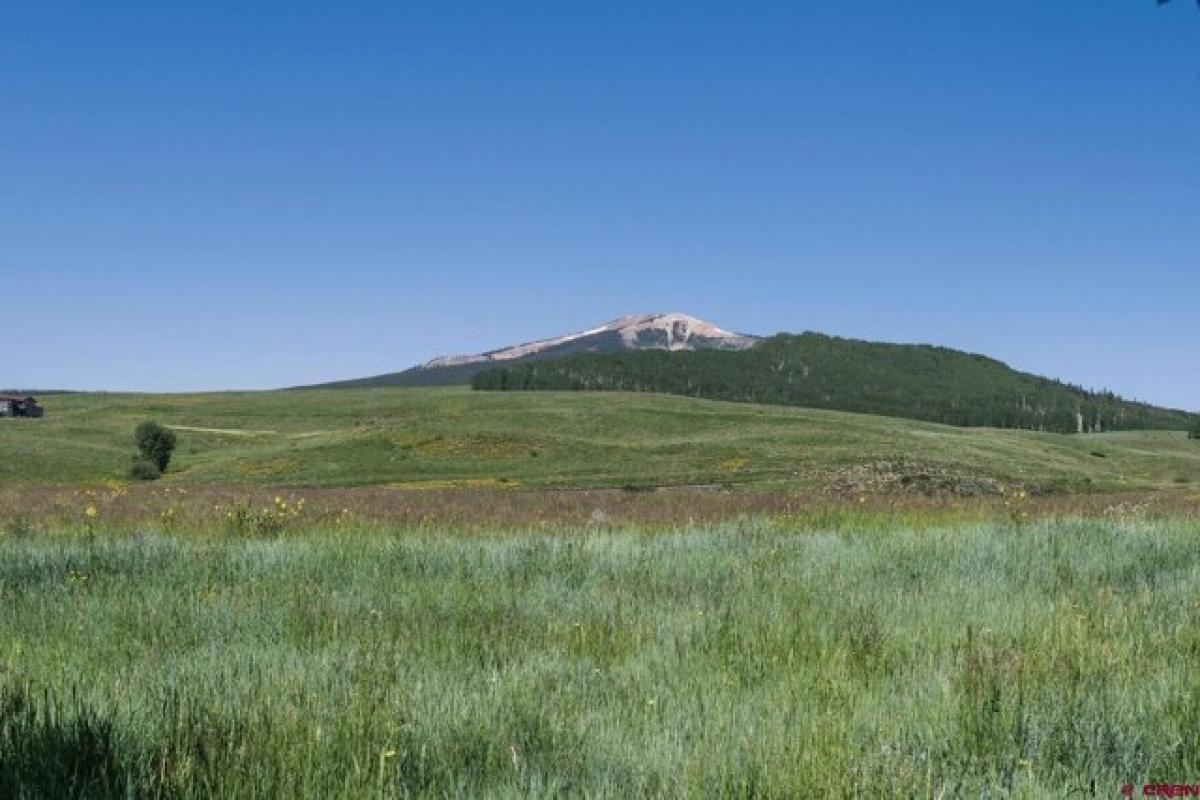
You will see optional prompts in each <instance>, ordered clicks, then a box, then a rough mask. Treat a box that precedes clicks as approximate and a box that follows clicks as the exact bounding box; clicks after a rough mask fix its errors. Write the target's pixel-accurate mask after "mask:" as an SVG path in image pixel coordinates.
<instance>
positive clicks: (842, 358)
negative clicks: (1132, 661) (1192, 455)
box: [471, 333, 1200, 435]
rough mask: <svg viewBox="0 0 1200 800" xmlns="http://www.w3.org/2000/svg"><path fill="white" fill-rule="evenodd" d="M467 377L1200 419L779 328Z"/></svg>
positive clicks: (943, 415) (1029, 413)
mask: <svg viewBox="0 0 1200 800" xmlns="http://www.w3.org/2000/svg"><path fill="white" fill-rule="evenodd" d="M471 385H472V387H473V388H475V389H479V390H494V391H496V390H498V391H506V390H507V391H514V390H515V391H529V390H559V391H578V390H587V391H635V392H638V391H641V392H661V393H666V394H678V395H687V396H690V397H702V398H708V399H714V400H733V401H741V402H750V403H769V404H778V405H795V406H805V407H809V408H824V409H831V410H838V411H855V412H863V413H871V414H882V415H886V416H895V417H904V418H908V419H916V420H924V421H928V422H939V423H944V424H948V425H959V426H966V427H996V428H1019V429H1024V430H1036V431H1050V432H1057V433H1077V432H1102V431H1116V430H1140V429H1167V430H1189V429H1193V428H1200V416H1197V415H1194V414H1188V413H1185V412H1182V411H1174V410H1170V409H1163V408H1158V407H1155V406H1151V405H1148V404H1146V403H1138V402H1132V401H1129V400H1124V399H1122V398H1120V397H1118V396H1117V395H1115V394H1113V393H1112V392H1109V391H1089V390H1086V389H1084V388H1082V387H1079V386H1072V385H1069V384H1066V383H1063V382H1060V381H1055V380H1050V379H1047V378H1041V377H1038V376H1035V375H1029V374H1026V373H1022V372H1018V371H1016V370H1013V369H1011V368H1010V367H1008V366H1007V365H1005V364H1003V363H1001V362H999V361H996V360H994V359H991V358H987V357H985V356H979V355H973V354H970V353H964V352H961V351H957V350H951V349H949V348H944V347H932V346H929V345H897V344H884V343H877V342H864V341H858V340H853V339H842V338H838V337H832V336H825V335H823V334H816V333H805V334H799V335H793V334H780V335H778V336H774V337H771V338H769V339H766V340H764V341H762V342H760V343H759V344H757V345H755V346H754V347H752V348H750V349H749V350H744V351H720V350H702V351H695V352H674V353H670V352H664V351H661V350H644V351H634V352H627V353H618V354H608V355H600V354H580V355H572V356H568V357H565V358H562V359H557V360H554V361H529V362H522V363H517V364H511V365H509V366H506V367H499V368H494V369H489V370H484V371H482V372H480V373H478V374H476V375H475V376H474V378H473V379H472V384H471ZM1198 435H1200V434H1198Z"/></svg>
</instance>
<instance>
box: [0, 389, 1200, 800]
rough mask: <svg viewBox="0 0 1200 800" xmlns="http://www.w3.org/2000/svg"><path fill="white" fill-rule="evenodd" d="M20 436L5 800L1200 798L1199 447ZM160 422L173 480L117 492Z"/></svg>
mask: <svg viewBox="0 0 1200 800" xmlns="http://www.w3.org/2000/svg"><path fill="white" fill-rule="evenodd" d="M47 408H48V416H47V418H46V419H45V420H38V421H28V420H18V421H14V422H15V424H13V425H5V426H0V443H2V444H3V446H4V448H5V449H4V452H5V454H6V456H12V455H13V454H19V456H18V457H15V458H12V457H10V458H6V459H5V460H4V466H3V469H5V470H6V474H5V475H4V482H3V486H2V487H0V609H2V611H3V613H2V614H0V796H2V797H14V798H57V797H87V798H109V797H112V798H118V797H161V798H200V797H312V798H329V797H345V798H359V797H384V798H392V797H396V798H400V797H530V796H533V797H568V796H569V797H576V796H583V797H613V798H618V797H620V798H624V797H697V798H699V797H715V796H720V797H747V798H749V797H781V798H783V797H786V798H790V797H855V796H868V795H871V796H874V795H882V796H889V797H926V798H950V797H1081V796H1083V797H1093V796H1095V797H1110V796H1116V795H1118V793H1119V791H1120V789H1121V787H1122V786H1123V785H1125V784H1126V783H1130V784H1135V785H1137V786H1141V785H1142V784H1144V783H1150V782H1157V781H1170V782H1180V781H1188V780H1193V779H1195V778H1196V776H1198V775H1200V688H1198V684H1197V682H1196V681H1195V674H1196V664H1197V659H1198V658H1200V624H1198V623H1200V547H1197V535H1198V534H1200V490H1198V489H1197V486H1196V482H1197V479H1198V478H1200V443H1197V442H1195V441H1189V440H1188V439H1187V438H1186V435H1176V434H1174V433H1170V432H1154V433H1135V432H1130V433H1119V434H1106V435H1098V436H1087V437H1072V436H1058V435H1053V434H1038V433H1028V432H1018V431H1001V430H989V429H978V430H962V429H954V428H946V427H943V426H938V425H932V424H928V423H918V422H898V421H896V420H889V419H885V418H881V417H869V416H859V415H853V414H840V413H836V412H821V411H806V410H802V409H776V408H767V407H757V406H745V405H732V404H724V403H716V402H709V401H696V400H690V399H687V398H665V397H656V396H652V395H634V396H625V395H613V396H604V397H603V398H597V397H593V396H585V395H577V394H562V395H558V394H553V393H547V394H538V395H536V396H528V395H521V394H507V393H505V394H494V395H487V396H481V395H478V394H471V393H468V392H465V391H461V390H394V391H389V390H383V391H381V390H374V391H370V390H362V391H348V392H346V393H345V394H343V393H342V392H280V393H266V394H261V395H251V394H245V395H216V396H204V395H197V396H157V397H147V396H95V395H62V396H52V397H50V398H47ZM150 417H153V418H155V419H158V420H159V421H161V422H163V423H164V424H167V425H170V426H172V428H173V429H174V430H177V431H178V433H179V437H180V442H179V448H178V451H177V453H176V457H175V459H176V460H175V461H174V462H173V463H172V467H171V469H170V470H169V471H168V473H167V474H166V476H164V478H163V479H162V480H161V481H158V482H155V483H153V484H145V485H131V484H130V483H129V482H128V481H127V480H124V479H123V470H124V469H126V468H127V466H128V462H129V451H130V443H129V433H130V431H131V430H132V428H133V426H134V425H135V424H136V423H137V422H138V421H140V420H142V419H146V418H150ZM535 452H536V455H534V453H535ZM1097 453H1099V454H1100V455H1097Z"/></svg>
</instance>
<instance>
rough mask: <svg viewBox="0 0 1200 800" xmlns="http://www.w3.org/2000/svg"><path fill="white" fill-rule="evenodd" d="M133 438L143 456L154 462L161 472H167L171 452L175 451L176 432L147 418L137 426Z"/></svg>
mask: <svg viewBox="0 0 1200 800" xmlns="http://www.w3.org/2000/svg"><path fill="white" fill-rule="evenodd" d="M133 438H134V441H135V442H137V449H138V452H139V453H140V454H141V456H142V458H144V459H145V460H147V461H150V462H152V463H153V464H154V465H155V466H156V467H158V471H159V472H160V473H162V472H166V471H167V465H168V464H170V463H171V454H172V453H174V452H175V444H176V439H175V432H174V431H172V430H170V429H169V428H164V427H163V426H162V425H159V424H158V423H157V422H155V421H154V420H147V421H146V422H143V423H142V424H141V425H138V426H137V430H135V431H134V432H133Z"/></svg>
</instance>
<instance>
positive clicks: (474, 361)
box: [324, 313, 759, 387]
mask: <svg viewBox="0 0 1200 800" xmlns="http://www.w3.org/2000/svg"><path fill="white" fill-rule="evenodd" d="M758 341H759V337H757V336H749V335H747V334H743V333H734V332H732V331H727V330H724V329H723V328H718V327H717V326H716V325H713V324H712V323H710V322H705V321H704V320H701V319H696V318H695V317H690V316H688V315H687V314H679V313H670V314H638V315H633V316H627V317H620V318H618V319H614V320H612V321H611V322H608V323H605V324H604V325H600V326H598V327H595V328H589V329H587V330H583V331H578V332H576V333H569V334H566V335H563V336H555V337H553V338H550V339H539V340H537V341H533V342H526V343H524V344H518V345H512V346H510V347H503V348H500V349H498V350H489V351H488V352H486V353H479V354H476V355H456V356H441V357H439V358H435V359H433V360H431V361H427V362H426V363H424V364H422V365H421V366H419V367H413V368H412V369H409V370H405V371H404V372H394V373H389V374H386V375H377V376H374V377H371V378H362V379H359V380H351V381H339V382H337V383H330V384H324V386H326V387H352V386H355V387H363V386H438V385H451V384H461V383H470V381H471V377H472V376H473V375H474V374H475V373H476V372H479V371H480V370H483V369H487V368H488V367H492V366H499V365H504V364H511V363H514V362H517V361H530V360H541V359H551V358H561V357H562V356H566V355H571V354H573V353H619V352H622V351H626V350H745V349H747V348H749V347H752V346H753V345H754V344H755V343H757V342H758Z"/></svg>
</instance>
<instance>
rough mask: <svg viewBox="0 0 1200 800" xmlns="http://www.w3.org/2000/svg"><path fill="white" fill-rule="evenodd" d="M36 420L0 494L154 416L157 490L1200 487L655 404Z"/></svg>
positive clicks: (53, 476) (853, 420)
mask: <svg viewBox="0 0 1200 800" xmlns="http://www.w3.org/2000/svg"><path fill="white" fill-rule="evenodd" d="M45 408H46V417H45V419H41V420H28V419H9V420H0V453H3V456H4V457H3V458H2V459H0V485H4V486H13V485H18V486H19V485H34V484H60V485H62V484H68V485H71V484H80V483H86V482H99V481H103V480H109V479H120V478H123V477H124V475H125V473H126V470H127V468H128V465H129V459H130V454H131V453H132V450H133V444H132V434H133V429H134V426H135V425H136V424H137V423H138V422H140V421H142V420H144V419H147V418H154V419H157V420H159V421H160V422H163V423H164V424H167V425H169V426H172V427H173V428H174V429H175V430H176V432H177V433H178V435H179V448H178V450H177V451H176V455H175V460H174V462H173V463H172V467H171V471H170V472H169V473H168V474H167V476H166V477H165V478H164V479H163V480H164V483H165V484H167V485H170V484H224V485H244V486H351V485H380V484H396V485H397V486H401V487H408V488H421V487H442V486H467V487H470V486H508V487H598V486H612V487H620V486H627V485H635V486H651V485H655V486H657V485H683V484H732V485H746V486H758V487H768V486H773V487H780V486H796V487H825V486H829V485H830V484H837V483H839V482H841V483H844V484H847V485H849V486H851V487H853V486H857V485H862V486H864V487H866V488H868V489H869V488H870V487H871V486H873V485H876V484H877V483H878V482H880V481H887V480H891V479H893V478H894V477H895V473H899V477H900V478H901V479H903V480H916V481H922V480H932V481H943V480H949V481H955V480H960V479H961V480H963V481H966V485H970V484H971V481H973V480H974V479H975V478H980V479H989V480H999V481H1004V482H1009V483H1022V484H1027V485H1031V486H1038V487H1042V488H1046V489H1049V490H1056V489H1134V488H1156V487H1169V486H1188V485H1193V486H1196V485H1200V442H1198V441H1196V440H1190V439H1188V438H1187V434H1186V433H1184V432H1167V431H1139V432H1120V433H1110V434H1098V435H1088V436H1061V435H1057V434H1049V433H1036V432H1026V431H1013V430H997V429H983V428H957V427H950V426H943V425H935V424H929V423H924V422H914V421H906V420H897V419H890V418H884V417H878V416H869V415H863V414H847V413H840V412H832V411H822V410H810V409H800V408H788V407H783V406H766V405H751V404H745V403H725V402H715V401H707V400H696V399H692V398H684V397H671V396H666V395H653V394H638V393H580V392H563V393H559V392H539V393H507V392H472V391H469V390H467V389H464V388H449V389H445V388H443V389H370V390H362V389H359V390H345V389H343V390H329V391H316V390H304V391H281V392H257V393H224V394H193V395H106V394H71V395H58V396H50V397H46V398H45ZM922 476H925V477H922Z"/></svg>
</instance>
